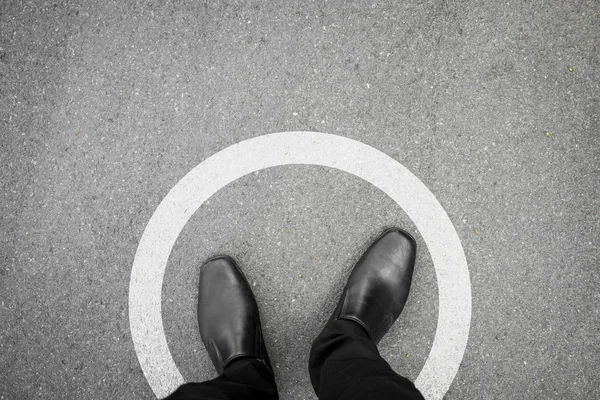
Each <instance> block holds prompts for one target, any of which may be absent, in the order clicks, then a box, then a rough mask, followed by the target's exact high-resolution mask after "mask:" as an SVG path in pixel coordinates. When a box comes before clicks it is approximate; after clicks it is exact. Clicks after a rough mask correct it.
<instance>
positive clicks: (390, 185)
mask: <svg viewBox="0 0 600 400" xmlns="http://www.w3.org/2000/svg"><path fill="white" fill-rule="evenodd" d="M288 164H312V165H321V166H325V167H330V168H336V169H339V170H342V171H345V172H349V173H351V174H353V175H356V176H358V177H359V178H362V179H364V180H366V181H367V182H369V183H371V184H373V185H375V186H376V187H378V188H379V189H381V190H382V191H383V192H384V193H386V194H387V195H388V196H390V197H391V198H392V199H393V200H394V201H396V203H398V205H399V206H400V207H401V208H402V209H403V210H404V211H405V212H406V214H407V215H408V216H409V217H410V218H411V219H412V221H413V222H414V224H415V226H416V227H417V229H418V230H419V232H420V233H421V236H422V237H423V240H424V241H425V243H426V244H427V247H428V249H429V252H430V254H431V258H432V260H433V264H434V267H435V272H436V278H437V283H438V292H439V314H438V323H437V330H436V333H435V338H434V340H433V345H432V348H431V351H430V353H429V356H428V358H427V360H426V362H425V365H424V366H423V369H422V370H421V373H420V374H419V376H418V378H417V380H416V381H415V384H416V386H417V387H418V388H419V389H420V390H421V392H422V393H423V395H424V396H425V398H427V399H435V400H437V399H441V398H442V397H443V396H444V394H445V393H446V391H447V390H448V388H449V387H450V384H451V383H452V381H453V380H454V377H455V375H456V372H457V371H458V367H459V366H460V363H461V361H462V357H463V354H464V351H465V348H466V345H467V339H468V335H469V326H470V323H471V281H470V279H469V269H468V266H467V260H466V258H465V255H464V251H463V248H462V245H461V243H460V239H459V238H458V234H457V233H456V230H455V229H454V226H453V225H452V222H451V221H450V218H449V217H448V215H447V214H446V212H445V211H444V209H443V207H442V206H441V204H440V203H439V202H438V201H437V199H436V198H435V196H434V195H433V193H431V192H430V191H429V189H427V187H426V186H425V184H423V182H421V181H420V180H419V179H418V178H417V177H416V176H414V175H413V174H412V173H411V172H410V171H408V169H406V168H405V167H404V166H402V164H400V163H398V162H397V161H396V160H394V159H393V158H391V157H389V156H388V155H386V154H384V153H382V152H381V151H379V150H377V149H375V148H373V147H371V146H368V145H366V144H364V143H361V142H358V141H355V140H352V139H348V138H345V137H342V136H336V135H330V134H326V133H319V132H281V133H273V134H268V135H264V136H259V137H255V138H252V139H248V140H244V141H242V142H240V143H237V144H234V145H232V146H230V147H228V148H226V149H224V150H222V151H220V152H218V153H216V154H214V155H212V156H211V157H209V158H207V159H206V160H204V161H203V162H202V163H200V164H199V165H198V166H196V167H195V168H194V169H192V170H191V171H190V172H189V173H188V174H187V175H186V176H184V177H183V178H182V179H181V180H180V181H179V182H178V183H177V184H176V185H175V187H173V189H171V191H170V192H169V193H168V194H167V196H166V197H165V198H164V199H163V201H162V202H161V203H160V204H159V206H158V207H157V209H156V211H155V212H154V214H153V215H152V217H151V218H150V221H149V222H148V225H147V226H146V229H145V231H144V234H143V235H142V238H141V239H140V244H139V246H138V249H137V252H136V255H135V259H134V261H133V268H132V270H131V281H130V283H129V323H130V327H131V337H132V339H133V344H134V346H135V351H136V353H137V357H138V360H139V362H140V365H141V367H142V371H143V372H144V375H145V376H146V379H147V380H148V383H149V384H150V387H151V388H152V390H153V391H154V393H155V395H156V396H157V397H158V398H162V397H164V396H167V395H168V394H170V393H171V392H173V391H174V390H175V389H176V388H177V387H178V386H179V385H181V384H183V383H185V382H184V379H183V377H182V376H181V373H180V372H179V369H178V368H177V366H176V365H175V362H174V361H173V357H172V355H171V352H170V351H169V347H168V345H167V339H166V337H165V332H164V328H163V322H162V310H161V295H162V286H163V278H164V274H165V268H166V266H167V262H168V259H169V255H170V253H171V249H172V248H173V245H174V244H175V241H176V240H177V237H178V236H179V234H180V233H181V230H182V229H183V227H184V226H185V224H186V223H187V221H188V220H189V219H190V217H191V216H192V215H193V214H194V212H195V211H196V210H197V209H198V208H199V207H200V206H201V205H202V203H204V202H205V201H206V200H207V199H208V198H210V197H211V196H212V195H213V194H215V193H216V192H217V191H218V190H220V189H221V188H223V187H224V186H226V185H227V184H229V183H231V182H233V181H235V180H236V179H238V178H241V177H243V176H245V175H247V174H249V173H251V172H254V171H258V170H261V169H264V168H269V167H274V166H278V165H288Z"/></svg>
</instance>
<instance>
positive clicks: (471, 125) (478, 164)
mask: <svg viewBox="0 0 600 400" xmlns="http://www.w3.org/2000/svg"><path fill="white" fill-rule="evenodd" d="M599 17H600V6H599V3H598V2H597V1H593V0H589V1H562V2H559V1H523V2H507V1H459V2H452V1H406V2H398V3H392V2H373V1H371V2H365V1H356V2H341V1H320V2H302V4H292V3H291V2H268V3H266V2H253V1H232V2H204V3H201V2H192V1H179V2H165V1H144V2H133V1H131V2H129V1H127V2H114V1H81V2H75V1H60V2H59V1H57V2H44V1H9V0H6V1H3V2H2V3H1V4H0V185H1V190H0V207H1V209H0V301H1V307H0V399H38V398H44V399H79V398H90V399H131V398H140V399H142V398H153V393H152V390H151V389H150V387H149V385H148V383H147V381H146V379H145V377H144V375H143V373H142V371H141V369H140V366H139V363H138V360H137V357H136V354H135V350H134V348H133V344H132V341H131V333H130V330H129V320H128V285H129V276H130V273H131V266H132V262H133V257H134V255H135V251H136V249H137V245H138V242H139V239H140V237H141V235H142V232H143V230H144V228H145V226H146V224H147V222H148V220H149V218H150V216H151V215H152V214H153V212H154V210H155V209H156V207H157V205H158V204H159V203H160V201H161V200H162V198H163V197H164V196H165V195H166V194H167V193H168V191H169V190H170V189H171V188H172V187H173V186H174V185H175V184H176V183H177V182H178V181H179V179H181V177H183V176H184V175H185V174H186V173H187V172H188V171H189V170H191V169H192V168H193V167H195V166H196V165H197V164H199V163H200V162H202V161H203V160H204V159H206V158H207V157H209V156H210V155H212V154H214V153H216V152H218V151H220V150H222V149H224V148H226V147H227V146H229V145H232V144H234V143H237V142H239V141H241V140H244V139H248V138H252V137H255V136H259V135H263V134H266V133H272V132H281V131H301V130H306V131H319V132H327V133H332V134H337V135H342V136H345V137H349V138H352V139H355V140H358V141H361V142H363V143H366V144H368V145H370V146H373V147H375V148H377V149H379V150H381V151H383V152H384V153H386V154H388V155H390V156H392V157H394V158H395V159H396V160H398V161H399V162H400V163H402V164H403V165H404V166H406V167H407V168H408V169H409V170H410V171H412V172H413V173H414V174H415V175H416V176H418V177H419V178H420V179H421V180H422V181H423V182H424V183H425V184H426V185H427V187H428V188H429V189H430V190H431V191H432V192H433V193H434V194H435V196H436V197H437V198H438V200H439V201H440V203H441V204H442V205H443V206H444V208H445V209H446V211H447V213H448V215H449V216H450V218H451V220H452V222H453V223H454V225H455V227H456V230H457V232H458V234H459V237H460V239H461V242H462V245H463V247H464V250H465V254H466V257H467V261H468V263H469V270H470V273H471V284H472V291H473V314H472V322H471V331H470V336H469V342H468V345H467V349H466V352H465V356H464V359H463V362H462V365H461V367H460V369H459V371H458V374H457V375H456V378H455V380H454V382H453V384H452V386H451V388H450V390H449V391H448V393H447V395H446V399H500V398H502V399H565V398H579V399H598V398H600V377H599V375H598V371H599V370H600V317H599V307H598V304H600V303H599V301H600V268H599V267H600V264H599V259H598V257H599V255H600V251H599V247H600V242H599V237H600V215H599V212H600V190H599V185H598V181H599V178H600V171H599V170H600V162H599V154H600V136H599V123H598V122H599V96H600V90H599V78H600V56H599V47H598V46H599V45H598V44H599V43H600V22H599ZM394 225H396V226H401V227H404V228H406V229H408V230H414V229H415V228H414V226H413V224H412V222H411V220H410V219H409V218H408V217H407V216H406V215H405V214H404V213H403V211H402V210H401V209H400V208H399V207H398V206H397V205H396V204H395V203H394V202H393V201H392V200H391V199H390V198H388V197H387V196H386V195H384V194H383V193H382V192H380V191H379V190H378V189H377V188H375V187H373V186H371V185H370V184H368V183H366V182H363V181H362V180H360V179H359V178H357V177H355V176H352V175H349V174H346V173H343V172H340V171H336V170H329V169H327V168H324V167H316V166H286V167H276V168H271V169H267V170H264V171H261V172H259V173H257V174H252V175H249V176H246V177H244V178H242V179H239V180H237V181H235V182H234V183H232V184H230V185H229V186H227V187H225V188H224V189H222V190H221V191H219V192H218V193H217V194H216V195H215V196H213V198H211V200H210V202H209V203H208V204H205V205H203V206H202V207H201V208H200V209H199V210H198V212H197V213H196V214H195V215H194V216H193V217H192V219H191V220H190V222H189V223H188V224H187V225H186V227H185V229H184V231H183V232H182V234H181V235H180V237H179V239H178V241H177V243H176V245H175V247H174V249H173V252H172V254H171V257H170V260H169V265H168V267H167V273H166V276H165V283H164V287H163V318H164V325H165V332H166V335H167V338H168V343H169V347H170V349H171V352H172V354H173V357H174V359H175V361H176V363H177V365H178V366H179V368H180V370H181V372H182V374H183V375H184V377H185V378H186V379H188V380H204V379H210V378H212V377H214V376H215V372H214V370H213V368H212V365H211V363H210V360H209V359H208V356H207V354H206V352H205V350H204V347H203V345H202V343H201V342H200V337H199V333H198V331H197V328H196V317H195V302H196V298H197V291H196V284H197V271H198V267H199V265H200V264H201V263H202V261H203V260H205V259H206V258H208V257H209V256H212V255H215V254H217V253H228V254H230V255H232V256H233V257H235V258H236V259H237V260H238V262H239V263H240V265H241V266H242V268H243V269H244V271H245V272H246V275H247V276H248V279H249V281H250V282H251V283H252V285H253V288H254V291H255V294H256V296H257V299H258V302H259V305H260V307H261V311H262V319H263V325H264V329H265V332H266V340H267V344H268V346H269V349H270V354H271V358H272V361H273V363H274V365H275V367H276V375H277V380H278V383H279V387H280V392H281V397H282V399H314V398H315V396H314V394H313V392H312V389H311V387H310V382H309V378H308V372H307V359H308V350H309V348H310V343H311V341H312V339H313V338H314V336H315V335H316V334H317V333H318V331H319V330H320V328H321V326H322V324H323V323H324V321H325V320H326V319H327V317H328V316H329V314H330V312H331V311H332V309H333V307H334V305H335V302H336V301H337V297H338V295H339V292H340V290H341V288H342V286H343V284H344V282H345V278H346V277H347V274H348V273H349V271H350V270H351V268H352V265H353V263H354V262H356V260H357V259H358V258H359V257H360V255H361V253H362V251H364V249H366V247H367V246H368V245H369V243H370V241H371V240H373V239H374V238H375V237H376V236H377V235H378V234H379V233H380V232H381V231H382V230H383V229H384V228H385V227H388V226H394ZM415 234H416V235H417V239H418V241H419V245H420V250H419V255H418V260H417V269H416V272H415V278H414V283H413V285H414V286H413V290H412V292H411V296H410V299H409V303H408V306H407V308H406V309H405V311H404V313H403V315H402V316H401V318H400V319H399V321H398V322H397V323H396V324H395V325H394V327H393V329H392V331H391V332H390V333H389V335H388V336H387V337H386V338H385V339H384V340H383V341H382V342H381V344H380V351H381V353H382V355H384V357H385V358H386V359H387V360H388V361H389V362H390V364H391V365H392V366H393V367H394V369H395V370H397V371H398V372H399V373H401V374H403V375H406V376H408V377H409V378H411V379H415V378H416V377H417V375H418V373H419V371H420V370H421V368H422V366H423V365H424V363H425V360H426V358H427V355H428V353H429V350H430V348H431V343H432V340H433V337H434V335H435V329H436V320H437V312H438V302H437V283H436V278H435V273H434V269H433V264H432V261H431V258H430V256H429V253H428V252H427V248H426V246H425V244H424V242H423V241H422V239H421V238H420V236H419V235H418V232H416V233H415Z"/></svg>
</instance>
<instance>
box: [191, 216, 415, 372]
mask: <svg viewBox="0 0 600 400" xmlns="http://www.w3.org/2000/svg"><path fill="white" fill-rule="evenodd" d="M416 249H417V246H416V242H415V240H414V238H413V237H412V236H410V235H409V234H408V233H406V232H404V231H403V230H401V229H396V228H393V229H388V230H386V231H385V232H383V233H382V234H381V235H380V236H379V237H378V238H377V239H376V240H375V241H374V242H373V244H371V246H370V247H369V248H368V250H367V251H366V252H365V253H364V254H363V256H362V257H361V258H360V260H359V261H358V262H357V263H356V265H355V266H354V269H353V270H352V273H351V274H350V277H349V278H348V282H347V284H346V286H345V288H344V291H343V292H342V295H341V297H340V300H339V302H338V304H337V307H336V308H335V311H334V312H333V314H332V315H331V318H330V319H329V322H328V323H330V322H331V321H333V320H336V319H344V320H349V321H353V322H355V323H357V324H359V325H360V326H362V327H363V328H364V330H365V331H366V332H367V334H368V335H369V338H370V339H371V340H372V341H373V342H374V343H375V344H377V343H379V341H380V340H381V338H382V337H383V336H384V335H385V334H386V333H387V332H388V330H389V329H390V327H391V326H392V324H393V323H394V321H395V320H396V319H397V318H398V316H399V315H400V313H401V312H402V309H403V308H404V305H405V304H406V300H407V298H408V292H409V290H410V284H411V280H412V274H413V269H414V264H415V257H416ZM198 325H199V327H200V335H201V337H202V341H203V342H204V345H205V347H206V350H207V352H208V354H209V356H210V358H211V360H212V362H213V364H214V366H215V368H216V370H217V372H218V373H219V375H220V374H221V373H222V372H223V370H224V369H225V368H226V367H227V366H228V365H229V364H230V363H231V362H232V361H234V360H236V359H239V358H243V357H252V358H256V359H258V360H259V361H261V362H262V363H264V364H265V365H266V366H267V368H268V369H269V371H271V373H273V368H272V366H271V362H270V361H269V356H268V354H267V349H266V347H265V343H264V340H263V335H262V330H261V324H260V317H259V312H258V306H257V304H256V299H255V298H254V295H253V293H252V289H251V288H250V285H249V284H248V282H247V280H246V278H245V277H244V274H243V273H242V271H241V270H240V268H239V267H238V266H237V264H236V262H235V261H234V260H233V259H232V258H231V257H229V256H218V257H214V258H211V259H209V260H208V261H206V262H205V263H204V264H203V265H202V267H201V269H200V283H199V296H198Z"/></svg>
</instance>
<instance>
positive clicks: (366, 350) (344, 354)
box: [309, 320, 424, 400]
mask: <svg viewBox="0 0 600 400" xmlns="http://www.w3.org/2000/svg"><path fill="white" fill-rule="evenodd" d="M309 372H310V379H311V381H312V385H313V388H314V389H315V392H316V393H317V396H318V397H319V399H320V400H334V399H344V400H359V399H360V400H364V399H378V400H386V399H393V400H405V399H406V400H424V398H423V396H422V395H421V393H420V392H419V391H418V390H417V388H415V385H414V384H413V383H412V382H411V381H409V380H408V379H406V378H404V377H402V376H400V375H398V374H397V373H395V372H394V371H393V370H392V368H391V367H390V365H389V364H388V363H387V362H386V361H385V360H384V359H383V358H381V356H380V355H379V351H378V350H377V346H375V345H374V344H373V342H372V341H371V339H369V336H368V335H367V332H366V331H365V330H364V329H363V328H362V327H361V326H360V325H358V324H357V323H355V322H352V321H346V320H335V321H331V322H330V323H328V324H327V325H326V327H325V329H323V332H321V334H320V335H319V336H318V337H317V338H316V339H315V341H314V342H313V346H312V349H311V353H310V361H309Z"/></svg>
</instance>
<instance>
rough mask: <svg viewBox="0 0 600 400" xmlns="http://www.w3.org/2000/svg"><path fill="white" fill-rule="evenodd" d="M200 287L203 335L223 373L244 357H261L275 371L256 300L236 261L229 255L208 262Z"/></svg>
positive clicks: (200, 325) (199, 318) (210, 352)
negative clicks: (266, 346)
mask: <svg viewBox="0 0 600 400" xmlns="http://www.w3.org/2000/svg"><path fill="white" fill-rule="evenodd" d="M198 286H199V293H198V326H199V328H200V336H202V341H203V342H204V346H205V347H206V350H207V351H208V355H209V356H210V359H211V360H212V362H213V364H214V365H215V368H216V369H217V372H218V373H219V375H221V373H222V372H223V370H224V369H225V368H227V366H228V365H229V364H230V363H231V362H232V361H233V360H236V359H239V358H242V357H251V358H256V359H258V360H259V361H261V362H262V363H264V364H265V365H266V366H267V368H268V369H269V371H270V372H271V374H273V368H272V367H271V362H270V361H269V356H268V355H267V349H266V348H265V343H264V341H263V336H262V329H261V326H260V318H259V315H258V306H257V304H256V299H255V298H254V295H253V294H252V289H250V285H249V284H248V281H247V280H246V278H245V277H244V274H243V273H242V271H241V270H240V269H239V267H238V266H237V264H236V263H235V261H234V260H233V259H232V258H231V257H228V256H219V257H215V258H211V259H210V260H208V261H206V262H205V263H204V264H203V265H202V268H201V270H200V283H199V285H198Z"/></svg>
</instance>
